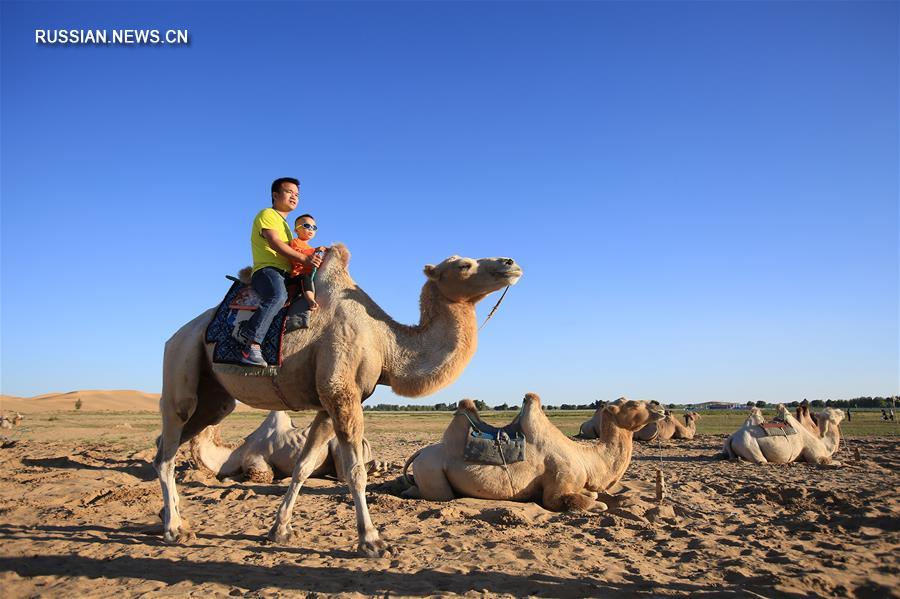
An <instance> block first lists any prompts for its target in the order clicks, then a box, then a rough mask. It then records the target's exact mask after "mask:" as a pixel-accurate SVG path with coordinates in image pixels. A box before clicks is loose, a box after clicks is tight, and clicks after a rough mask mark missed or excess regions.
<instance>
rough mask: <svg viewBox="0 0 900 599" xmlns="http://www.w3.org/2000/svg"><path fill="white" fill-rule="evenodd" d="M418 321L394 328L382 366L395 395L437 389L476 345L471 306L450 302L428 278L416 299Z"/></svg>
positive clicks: (455, 373)
mask: <svg viewBox="0 0 900 599" xmlns="http://www.w3.org/2000/svg"><path fill="white" fill-rule="evenodd" d="M419 303H420V313H421V316H420V320H419V324H418V325H416V326H413V327H409V326H403V325H398V326H397V327H394V330H393V332H394V335H395V343H394V344H393V346H392V347H391V348H390V349H389V351H388V356H386V359H385V369H386V371H387V375H388V377H389V380H390V385H391V389H393V391H394V392H395V393H397V394H398V395H403V396H406V397H421V396H423V395H428V394H429V393H433V392H435V391H437V390H438V389H441V388H443V387H445V386H447V385H449V384H450V383H451V382H453V381H454V380H455V379H456V377H457V376H459V374H460V373H461V372H462V370H463V368H465V367H466V364H468V362H469V360H470V359H471V358H472V356H473V355H474V354H475V349H476V347H477V345H478V330H477V326H476V321H475V306H474V305H473V304H471V303H469V302H451V301H449V300H448V299H446V298H445V297H444V296H443V295H441V293H440V292H439V291H438V289H437V285H435V284H434V283H433V282H432V281H428V282H427V283H425V286H424V287H423V288H422V295H421V299H420V302H419Z"/></svg>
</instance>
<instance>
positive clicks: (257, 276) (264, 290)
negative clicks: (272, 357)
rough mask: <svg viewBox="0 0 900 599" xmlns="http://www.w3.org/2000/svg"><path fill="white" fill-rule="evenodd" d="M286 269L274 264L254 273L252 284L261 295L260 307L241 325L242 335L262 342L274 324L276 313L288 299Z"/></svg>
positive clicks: (254, 289)
mask: <svg viewBox="0 0 900 599" xmlns="http://www.w3.org/2000/svg"><path fill="white" fill-rule="evenodd" d="M284 277H285V273H284V271H281V270H278V269H277V268H275V267H274V266H267V267H265V268H260V269H259V270H257V271H256V272H255V273H253V278H251V279H250V286H251V287H253V291H255V292H256V295H258V296H259V308H257V309H256V311H255V312H254V313H253V316H251V317H250V320H248V321H247V322H245V323H244V324H243V326H242V327H241V335H242V336H243V337H245V338H246V339H249V340H250V341H252V342H253V343H262V342H263V339H265V338H266V333H267V332H268V331H269V327H270V326H271V325H272V320H274V319H275V315H276V314H278V311H279V310H281V308H282V306H284V302H286V301H287V297H288V293H287V288H286V287H285V285H284Z"/></svg>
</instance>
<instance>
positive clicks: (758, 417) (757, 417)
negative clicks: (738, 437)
mask: <svg viewBox="0 0 900 599" xmlns="http://www.w3.org/2000/svg"><path fill="white" fill-rule="evenodd" d="M747 420H749V421H750V423H751V424H762V423H763V422H765V421H766V419H765V418H763V413H762V408H750V415H749V416H748V417H747Z"/></svg>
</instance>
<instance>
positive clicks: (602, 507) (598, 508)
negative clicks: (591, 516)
mask: <svg viewBox="0 0 900 599" xmlns="http://www.w3.org/2000/svg"><path fill="white" fill-rule="evenodd" d="M608 509H609V506H608V505H606V504H605V503H603V502H602V501H595V502H594V507H592V508H591V509H590V511H591V512H594V513H600V512H605V511H606V510H608Z"/></svg>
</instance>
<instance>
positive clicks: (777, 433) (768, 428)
mask: <svg viewBox="0 0 900 599" xmlns="http://www.w3.org/2000/svg"><path fill="white" fill-rule="evenodd" d="M757 426H758V427H759V428H761V429H762V430H763V432H764V433H766V435H767V436H769V437H787V436H788V435H796V434H797V431H795V430H794V427H792V426H791V425H790V424H788V423H787V422H764V423H763V424H758V425H757Z"/></svg>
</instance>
